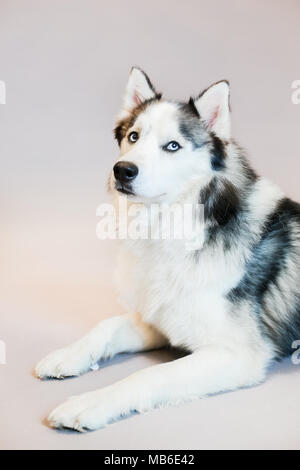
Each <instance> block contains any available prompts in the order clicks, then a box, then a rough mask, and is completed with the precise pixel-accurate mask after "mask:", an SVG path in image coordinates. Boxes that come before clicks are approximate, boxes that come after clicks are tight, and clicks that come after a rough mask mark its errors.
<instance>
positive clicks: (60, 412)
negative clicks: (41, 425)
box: [48, 389, 122, 432]
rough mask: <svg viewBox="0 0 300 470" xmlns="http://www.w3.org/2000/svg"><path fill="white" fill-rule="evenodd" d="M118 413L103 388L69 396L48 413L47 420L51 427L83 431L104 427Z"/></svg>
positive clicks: (110, 397) (114, 404) (109, 395)
mask: <svg viewBox="0 0 300 470" xmlns="http://www.w3.org/2000/svg"><path fill="white" fill-rule="evenodd" d="M120 414H122V413H121V412H120V411H119V410H117V405H116V401H115V400H113V398H112V396H111V394H110V393H109V391H108V390H106V389H103V390H98V391H96V392H90V393H85V394H83V395H78V396H75V397H71V398H69V399H68V400H67V401H66V402H64V403H63V404H62V405H59V406H58V407H57V408H55V410H53V411H52V413H50V415H49V417H48V422H49V425H50V426H51V427H53V428H58V429H60V428H68V429H74V430H76V431H80V432H85V431H94V430H96V429H100V428H103V427H105V426H106V425H107V424H109V423H111V422H112V421H114V420H115V419H117V418H118V417H119V416H120Z"/></svg>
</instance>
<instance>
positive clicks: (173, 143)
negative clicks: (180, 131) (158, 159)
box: [163, 140, 181, 152]
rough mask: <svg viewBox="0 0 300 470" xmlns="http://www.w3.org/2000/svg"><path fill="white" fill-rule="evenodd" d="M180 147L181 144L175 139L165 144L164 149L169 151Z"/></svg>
mask: <svg viewBox="0 0 300 470" xmlns="http://www.w3.org/2000/svg"><path fill="white" fill-rule="evenodd" d="M180 148H181V146H180V145H179V143H178V142H176V141H175V140H171V142H169V143H168V144H167V145H164V146H163V150H166V151H167V152H177V150H179V149H180Z"/></svg>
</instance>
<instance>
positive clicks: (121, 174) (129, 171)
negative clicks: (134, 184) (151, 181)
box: [114, 162, 139, 183]
mask: <svg viewBox="0 0 300 470" xmlns="http://www.w3.org/2000/svg"><path fill="white" fill-rule="evenodd" d="M138 172H139V169H138V167H137V166H136V165H135V164H134V163H131V162H118V163H116V164H115V166H114V174H115V178H116V180H118V181H120V182H121V183H128V182H129V181H132V180H133V179H134V178H135V177H136V175H137V174H138Z"/></svg>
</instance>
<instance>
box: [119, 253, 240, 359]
mask: <svg viewBox="0 0 300 470" xmlns="http://www.w3.org/2000/svg"><path fill="white" fill-rule="evenodd" d="M176 248H177V249H176ZM130 252H131V250H130ZM134 252H135V253H134V254H135V256H134V257H133V259H131V262H132V264H131V266H132V267H131V269H132V270H133V272H132V273H131V275H130V276H128V275H127V279H128V280H129V283H131V285H130V286H128V287H127V288H126V296H127V300H129V301H131V300H132V301H133V305H132V306H130V307H129V308H130V309H134V310H137V311H139V312H140V313H141V315H142V317H143V318H144V320H145V321H146V322H148V323H150V324H153V325H154V326H156V327H157V328H158V329H159V330H160V331H161V332H162V333H163V334H165V336H167V337H168V339H169V341H170V343H171V344H172V345H174V346H181V347H186V348H188V349H190V350H195V349H197V347H199V346H200V344H203V343H204V342H209V341H211V340H212V339H216V338H218V337H220V335H223V333H224V330H225V329H227V327H228V314H227V305H228V302H227V300H226V292H228V290H229V289H230V288H231V287H233V285H234V284H235V283H236V282H237V281H238V279H240V277H241V271H240V269H237V268H236V269H234V268H233V267H232V266H231V268H229V267H228V266H229V265H228V260H224V259H221V258H220V255H219V254H217V253H216V254H215V255H214V254H212V253H210V254H208V255H204V256H200V257H196V256H195V255H194V254H193V253H190V254H189V255H188V256H186V253H184V252H183V251H182V247H181V246H180V245H179V244H178V245H177V247H176V246H173V247H172V246H168V247H163V248H162V247H161V246H156V245H155V244H154V245H150V246H149V245H148V246H147V249H146V250H144V249H143V246H141V245H140V246H135V250H134ZM132 255H133V253H132V252H131V253H130V257H131V258H132ZM127 267H128V264H127ZM124 278H125V276H123V281H124ZM229 280H230V282H229ZM126 285H127V284H126ZM123 287H124V282H123ZM129 292H130V295H129V296H128V294H129ZM128 297H131V299H128ZM127 304H128V302H127Z"/></svg>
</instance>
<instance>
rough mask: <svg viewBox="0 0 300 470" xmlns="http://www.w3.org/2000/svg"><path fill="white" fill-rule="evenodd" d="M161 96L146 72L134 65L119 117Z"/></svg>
mask: <svg viewBox="0 0 300 470" xmlns="http://www.w3.org/2000/svg"><path fill="white" fill-rule="evenodd" d="M159 96H160V95H159V94H158V93H157V92H156V91H155V89H154V86H153V85H152V83H151V82H150V80H149V77H148V76H147V75H146V74H145V72H143V71H142V70H141V69H139V68H138V67H132V69H131V72H130V75H129V80H128V83H127V87H126V91H125V94H124V97H123V105H122V110H121V114H120V116H119V117H121V118H124V117H126V116H128V114H130V112H131V111H132V109H133V108H135V107H136V106H138V105H140V104H141V103H144V101H147V100H150V99H151V98H155V97H159Z"/></svg>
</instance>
